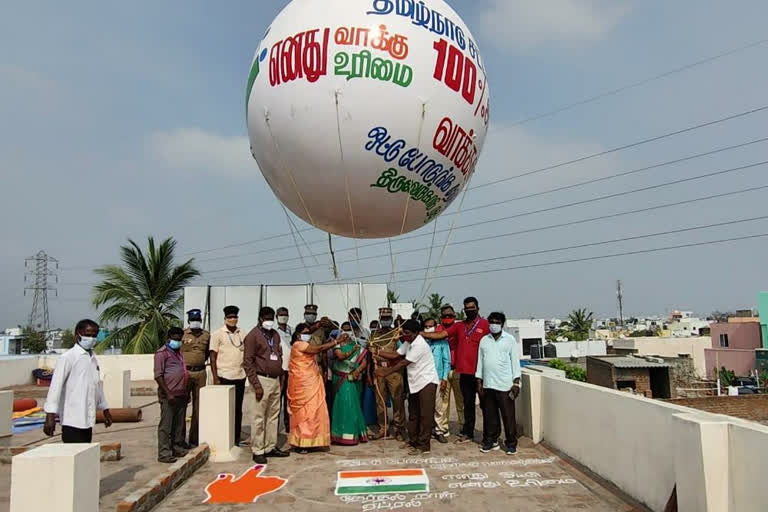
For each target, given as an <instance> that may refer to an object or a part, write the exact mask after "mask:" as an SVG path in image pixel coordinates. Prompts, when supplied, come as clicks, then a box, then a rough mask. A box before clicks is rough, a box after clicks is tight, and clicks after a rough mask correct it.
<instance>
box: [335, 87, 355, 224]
mask: <svg viewBox="0 0 768 512" xmlns="http://www.w3.org/2000/svg"><path fill="white" fill-rule="evenodd" d="M333 97H334V99H335V102H336V135H337V136H338V139H339V159H340V160H341V162H340V163H339V165H340V167H341V168H342V170H343V171H344V191H345V192H346V194H347V208H348V209H349V222H350V224H351V225H352V237H353V238H356V237H357V230H356V229H355V215H354V213H352V197H351V196H350V195H349V174H348V173H347V169H346V166H345V165H344V145H343V144H342V142H341V113H340V112H339V91H336V92H334V94H333Z"/></svg>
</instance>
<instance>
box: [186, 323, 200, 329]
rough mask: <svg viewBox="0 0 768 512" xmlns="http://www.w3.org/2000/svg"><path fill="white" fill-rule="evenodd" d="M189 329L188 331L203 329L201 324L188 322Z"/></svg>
mask: <svg viewBox="0 0 768 512" xmlns="http://www.w3.org/2000/svg"><path fill="white" fill-rule="evenodd" d="M189 328H190V329H202V328H203V322H189Z"/></svg>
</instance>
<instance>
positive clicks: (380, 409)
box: [370, 308, 406, 441]
mask: <svg viewBox="0 0 768 512" xmlns="http://www.w3.org/2000/svg"><path fill="white" fill-rule="evenodd" d="M394 331H395V329H394V319H393V318H392V308H379V329H378V330H377V331H376V332H374V333H373V334H372V335H371V342H372V344H373V345H374V347H375V350H376V351H378V350H382V351H384V352H395V351H397V342H398V339H397V338H395V336H394V334H395V332H394ZM379 364H380V365H381V366H383V367H386V366H388V365H389V364H391V363H390V362H388V361H382V362H380V363H379ZM375 378H376V385H377V387H378V388H379V391H378V393H377V394H376V412H377V416H378V422H379V431H378V432H377V433H376V434H375V435H371V436H370V437H371V438H372V439H374V440H375V439H381V438H382V437H384V436H385V435H387V434H388V433H387V432H384V416H385V415H386V414H387V404H386V398H387V392H389V396H390V398H391V400H392V412H393V422H392V423H393V425H392V426H391V430H392V431H393V433H394V435H395V439H397V440H398V441H405V439H406V433H405V396H404V390H403V376H402V374H401V373H400V372H397V373H392V374H390V375H387V376H386V377H375ZM382 399H383V400H382Z"/></svg>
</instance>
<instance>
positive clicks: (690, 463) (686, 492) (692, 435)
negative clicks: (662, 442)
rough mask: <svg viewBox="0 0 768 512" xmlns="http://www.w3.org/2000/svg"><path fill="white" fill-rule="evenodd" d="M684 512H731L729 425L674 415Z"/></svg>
mask: <svg viewBox="0 0 768 512" xmlns="http://www.w3.org/2000/svg"><path fill="white" fill-rule="evenodd" d="M672 420H673V431H672V433H671V434H672V436H673V438H674V439H675V443H674V445H675V454H674V457H675V461H674V464H675V482H676V483H677V509H678V510H679V511H680V512H729V511H730V508H729V504H728V502H729V490H728V489H729V456H728V422H727V421H719V420H713V419H711V417H709V418H703V417H701V416H698V415H696V414H675V415H674V416H672Z"/></svg>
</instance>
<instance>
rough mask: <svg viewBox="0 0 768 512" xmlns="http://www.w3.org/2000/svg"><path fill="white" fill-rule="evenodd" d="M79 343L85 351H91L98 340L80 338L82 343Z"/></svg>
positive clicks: (88, 337)
mask: <svg viewBox="0 0 768 512" xmlns="http://www.w3.org/2000/svg"><path fill="white" fill-rule="evenodd" d="M78 343H80V346H81V347H83V348H84V349H85V350H91V349H93V346H94V345H95V344H96V338H91V337H90V336H80V341H79V342H78Z"/></svg>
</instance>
